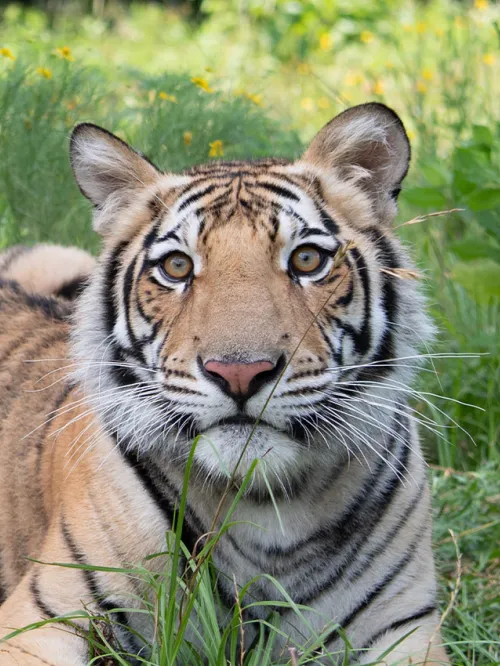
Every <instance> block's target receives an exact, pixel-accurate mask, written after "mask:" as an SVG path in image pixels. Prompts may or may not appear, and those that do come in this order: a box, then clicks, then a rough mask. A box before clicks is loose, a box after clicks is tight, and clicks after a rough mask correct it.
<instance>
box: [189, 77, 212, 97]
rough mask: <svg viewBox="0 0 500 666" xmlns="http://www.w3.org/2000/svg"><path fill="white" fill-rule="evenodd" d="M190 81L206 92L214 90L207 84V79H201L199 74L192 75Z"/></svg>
mask: <svg viewBox="0 0 500 666" xmlns="http://www.w3.org/2000/svg"><path fill="white" fill-rule="evenodd" d="M191 83H194V85H195V86H198V88H201V89H202V90H204V91H205V92H207V93H213V92H215V90H214V89H213V88H211V87H210V86H209V85H208V81H207V80H206V79H202V78H201V77H199V76H193V78H192V79H191Z"/></svg>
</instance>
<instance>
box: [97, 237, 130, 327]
mask: <svg viewBox="0 0 500 666" xmlns="http://www.w3.org/2000/svg"><path fill="white" fill-rule="evenodd" d="M127 246H128V242H127V241H123V242H122V243H120V244H119V245H118V246H117V247H116V248H115V249H114V250H113V252H112V253H111V256H110V257H109V259H108V262H107V268H106V272H105V274H104V280H103V286H102V288H101V295H102V303H103V306H104V321H105V324H106V333H107V334H108V335H111V333H113V328H114V326H115V323H116V320H117V318H118V306H117V304H116V302H115V286H116V278H117V275H118V271H119V270H120V260H121V257H122V254H123V253H124V251H125V249H126V248H127Z"/></svg>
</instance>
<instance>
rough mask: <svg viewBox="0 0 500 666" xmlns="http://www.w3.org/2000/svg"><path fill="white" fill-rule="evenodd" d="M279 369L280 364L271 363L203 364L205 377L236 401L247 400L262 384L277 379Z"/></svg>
mask: <svg viewBox="0 0 500 666" xmlns="http://www.w3.org/2000/svg"><path fill="white" fill-rule="evenodd" d="M280 369H281V363H280V362H278V363H272V362H271V361H256V362H255V363H224V362H222V361H207V362H206V363H204V364H203V372H204V374H205V376H206V377H207V378H208V379H211V380H212V381H214V382H215V383H216V384H217V385H218V386H219V387H220V388H222V390H223V391H224V392H225V393H227V394H228V395H230V396H231V397H233V398H235V399H237V400H241V399H244V400H248V398H250V397H251V396H252V395H254V394H255V393H257V391H258V390H259V389H260V388H261V386H262V385H263V384H265V383H266V382H268V381H271V380H272V379H274V378H275V377H277V376H278V374H279V372H280Z"/></svg>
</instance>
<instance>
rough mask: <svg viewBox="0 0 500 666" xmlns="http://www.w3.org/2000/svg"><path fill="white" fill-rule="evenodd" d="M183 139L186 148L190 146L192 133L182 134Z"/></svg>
mask: <svg viewBox="0 0 500 666" xmlns="http://www.w3.org/2000/svg"><path fill="white" fill-rule="evenodd" d="M183 139H184V143H185V144H186V146H190V145H191V141H192V140H193V133H192V132H184V136H183Z"/></svg>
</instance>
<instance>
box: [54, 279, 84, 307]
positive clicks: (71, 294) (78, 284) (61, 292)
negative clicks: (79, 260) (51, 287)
mask: <svg viewBox="0 0 500 666" xmlns="http://www.w3.org/2000/svg"><path fill="white" fill-rule="evenodd" d="M87 281H88V275H79V276H78V277H76V278H73V280H70V281H69V282H66V283H64V284H63V285H62V287H59V289H58V290H57V291H56V292H55V293H54V296H57V297H58V298H65V299H67V300H68V301H74V300H75V299H76V298H78V296H80V294H81V293H82V291H83V290H84V289H85V287H86V286H87Z"/></svg>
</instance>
